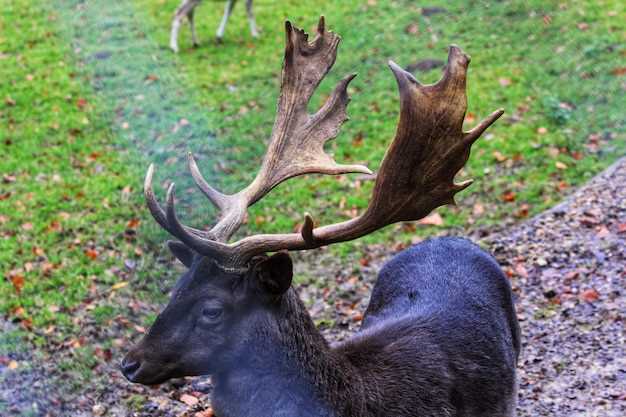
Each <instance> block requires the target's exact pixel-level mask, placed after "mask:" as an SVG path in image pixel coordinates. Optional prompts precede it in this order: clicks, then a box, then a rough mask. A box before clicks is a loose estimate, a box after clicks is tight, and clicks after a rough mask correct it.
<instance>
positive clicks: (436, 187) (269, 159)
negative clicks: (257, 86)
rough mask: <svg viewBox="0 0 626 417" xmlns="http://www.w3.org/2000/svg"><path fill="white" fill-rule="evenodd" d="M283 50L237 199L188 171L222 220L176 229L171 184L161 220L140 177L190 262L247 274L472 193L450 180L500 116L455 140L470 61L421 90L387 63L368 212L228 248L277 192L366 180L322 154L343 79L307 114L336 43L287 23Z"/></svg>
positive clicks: (342, 110)
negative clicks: (384, 138) (388, 90)
mask: <svg viewBox="0 0 626 417" xmlns="http://www.w3.org/2000/svg"><path fill="white" fill-rule="evenodd" d="M285 27H286V33H287V46H286V48H285V61H284V65H283V73H282V85H281V94H280V98H279V100H278V112H277V116H276V121H275V123H274V129H273V131H272V137H271V140H270V144H269V146H268V150H267V153H266V155H265V158H264V160H263V165H262V167H261V170H260V171H259V173H258V174H257V176H256V178H255V179H254V181H253V182H252V183H251V184H250V185H248V186H247V187H246V188H244V189H243V190H242V191H240V192H238V193H236V194H233V195H225V194H222V193H220V192H218V191H216V190H215V189H214V188H212V187H211V186H210V185H209V184H208V183H207V182H206V181H205V180H204V178H203V177H202V175H201V174H200V172H199V170H198V167H197V165H196V163H195V161H194V159H193V157H191V155H190V157H189V167H190V170H191V173H192V175H193V178H194V180H195V182H196V184H197V185H198V187H199V188H200V189H201V190H202V191H203V193H204V194H205V195H206V196H207V198H208V199H209V200H210V201H211V202H212V203H213V204H214V205H215V206H217V207H218V208H219V209H220V211H221V216H220V220H219V221H218V222H217V224H216V225H215V226H214V227H213V228H212V229H211V230H210V231H208V232H203V231H200V230H197V229H193V228H190V227H187V226H183V225H182V224H181V223H180V222H179V220H178V218H177V217H176V212H175V209H174V184H172V185H171V186H170V188H169V189H168V192H167V207H166V210H165V211H164V210H163V209H162V208H161V207H160V206H159V204H158V203H157V201H156V199H155V197H154V193H153V191H152V175H153V167H152V166H150V168H149V169H148V173H147V175H146V182H145V189H144V192H145V195H146V200H147V203H148V207H149V208H150V211H151V212H152V215H153V216H154V217H155V219H156V220H157V222H158V223H159V224H160V225H161V226H162V227H163V228H165V229H166V230H168V231H169V232H170V233H171V234H173V235H174V236H176V237H178V238H179V239H180V240H181V241H182V242H183V243H185V244H186V245H187V246H189V247H190V248H192V249H194V250H195V251H197V252H198V253H200V254H202V255H205V256H209V257H211V258H214V259H215V260H216V261H217V262H218V263H220V264H221V265H222V266H223V267H225V268H234V267H241V266H245V265H246V263H247V262H248V261H249V260H250V259H251V258H252V257H253V256H255V255H258V254H262V253H266V252H274V251H278V250H283V249H287V250H304V249H312V248H318V247H321V246H325V245H329V244H331V243H336V242H343V241H348V240H353V239H356V238H358V237H361V236H364V235H367V234H369V233H371V232H373V231H375V230H377V229H380V228H382V227H384V226H386V225H389V224H393V223H396V222H400V221H411V220H418V219H421V218H423V217H425V216H426V215H428V213H430V212H431V211H432V210H433V209H435V208H437V207H439V206H442V205H444V204H450V203H454V195H455V194H456V193H457V192H459V191H461V190H463V189H464V188H466V187H467V186H469V185H470V184H471V181H466V182H463V183H460V184H455V183H454V176H455V175H456V173H457V172H458V171H459V170H460V169H461V168H462V167H463V166H464V165H465V163H466V162H467V159H468V158H469V153H470V148H471V146H472V144H473V143H474V142H475V141H476V139H478V138H479V137H480V135H481V134H482V133H483V132H484V131H485V129H487V128H488V127H489V126H490V125H491V124H493V123H494V122H495V121H496V120H497V119H498V118H499V117H500V116H501V115H502V113H503V111H502V110H497V111H496V112H494V113H492V114H491V115H490V116H489V117H487V119H485V120H484V121H482V122H481V123H480V124H479V125H478V126H476V127H475V128H474V129H472V130H470V131H469V132H463V131H462V127H463V120H464V118H465V111H466V109H467V96H466V93H465V81H466V73H467V66H468V64H469V61H470V59H469V57H468V56H467V55H465V54H464V53H463V52H462V51H461V49H460V48H458V47H457V46H451V47H450V51H449V54H448V64H447V66H446V68H445V70H444V75H443V77H442V78H441V80H439V81H438V82H437V83H436V84H432V85H421V84H420V83H419V82H418V81H417V80H416V79H415V78H414V77H413V76H412V75H411V74H410V73H408V72H406V71H404V70H403V69H402V68H400V67H399V66H397V65H396V64H395V63H393V62H390V63H389V66H390V68H391V70H392V71H393V73H394V75H395V77H396V80H397V82H398V89H399V91H400V109H401V110H400V121H399V123H398V128H397V131H396V136H395V139H394V140H393V142H392V144H391V146H390V147H389V149H388V150H387V153H386V155H385V157H384V159H383V162H382V164H381V167H380V170H379V172H378V175H377V177H376V184H375V186H374V190H373V193H372V198H371V199H370V203H369V205H368V208H367V210H366V211H365V212H364V213H363V214H362V215H360V216H359V217H356V218H354V219H351V220H347V221H344V222H341V223H335V224H331V225H327V226H322V227H318V228H314V222H313V219H312V217H311V216H310V215H309V214H305V218H304V225H303V227H302V229H301V232H300V233H288V234H274V235H266V234H261V235H255V236H250V237H246V238H244V239H241V240H239V241H237V242H234V243H227V242H228V239H229V238H230V237H231V236H232V234H233V233H234V232H235V231H236V230H237V229H238V228H239V227H240V226H241V224H242V223H243V221H244V220H245V217H246V213H247V208H248V207H249V206H250V205H252V204H254V203H255V202H256V201H258V200H259V199H261V198H262V197H263V196H264V195H265V194H267V193H268V192H269V191H270V190H271V189H272V188H274V187H275V186H276V185H278V184H279V183H281V182H283V181H285V180H287V179H289V178H291V177H295V176H298V175H302V174H307V173H322V174H342V173H349V172H361V173H370V171H369V170H368V169H367V168H366V167H364V166H361V165H339V164H337V163H336V162H335V161H334V160H333V159H332V158H331V157H330V156H328V155H327V154H326V153H325V152H324V150H323V147H324V143H326V142H327V141H328V140H330V139H332V138H334V137H335V136H336V135H337V133H338V132H339V128H340V126H341V124H342V123H343V122H344V121H345V120H346V119H347V115H346V107H347V104H348V102H349V98H348V95H347V91H346V89H347V86H348V83H349V82H350V81H351V80H352V79H353V78H354V75H350V76H347V77H346V78H344V79H343V80H342V81H340V82H339V83H338V85H337V87H335V90H334V91H333V93H332V95H331V96H330V97H329V98H328V100H327V101H326V103H325V104H324V105H323V106H322V108H321V109H320V110H319V111H318V112H317V113H315V114H314V115H309V114H308V113H307V110H306V109H307V105H308V103H309V100H310V99H311V96H312V95H313V92H314V91H315V89H316V88H317V86H318V85H319V83H320V82H321V80H322V79H323V78H324V76H325V75H326V74H327V73H328V71H329V70H330V68H331V67H332V65H333V64H334V62H335V58H336V55H337V46H338V44H339V41H340V38H339V36H337V35H336V34H334V33H332V32H326V31H325V28H324V18H323V17H322V18H321V19H320V22H319V25H318V34H317V37H316V38H315V39H314V40H313V42H312V43H309V42H308V37H307V35H306V34H305V33H304V32H303V31H302V30H300V29H297V28H294V27H292V25H291V23H289V22H287V23H286V25H285Z"/></svg>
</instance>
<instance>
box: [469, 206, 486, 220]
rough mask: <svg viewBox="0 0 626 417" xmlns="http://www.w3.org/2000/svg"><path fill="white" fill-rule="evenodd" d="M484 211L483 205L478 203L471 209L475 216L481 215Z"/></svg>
mask: <svg viewBox="0 0 626 417" xmlns="http://www.w3.org/2000/svg"><path fill="white" fill-rule="evenodd" d="M484 213H485V207H484V206H483V205H482V204H480V203H476V204H474V208H473V209H472V214H473V215H474V216H476V217H478V216H482V215H483V214H484Z"/></svg>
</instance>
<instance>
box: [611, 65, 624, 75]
mask: <svg viewBox="0 0 626 417" xmlns="http://www.w3.org/2000/svg"><path fill="white" fill-rule="evenodd" d="M611 74H613V75H616V76H620V75H626V67H620V68H614V69H613V70H612V71H611Z"/></svg>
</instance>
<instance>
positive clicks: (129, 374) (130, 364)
mask: <svg viewBox="0 0 626 417" xmlns="http://www.w3.org/2000/svg"><path fill="white" fill-rule="evenodd" d="M140 366H141V362H139V361H136V360H133V359H129V358H124V360H123V361H122V365H121V368H122V373H123V374H124V376H125V377H126V379H128V380H129V381H132V380H133V377H134V376H135V373H136V372H137V370H138V369H139V367H140Z"/></svg>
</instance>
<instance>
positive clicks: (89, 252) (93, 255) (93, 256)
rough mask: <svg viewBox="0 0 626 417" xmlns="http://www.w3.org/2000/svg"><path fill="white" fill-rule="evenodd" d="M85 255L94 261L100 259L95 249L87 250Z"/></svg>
mask: <svg viewBox="0 0 626 417" xmlns="http://www.w3.org/2000/svg"><path fill="white" fill-rule="evenodd" d="M85 255H86V256H87V257H88V258H89V259H91V260H92V261H94V260H96V258H97V257H98V251H97V250H95V249H86V250H85Z"/></svg>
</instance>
